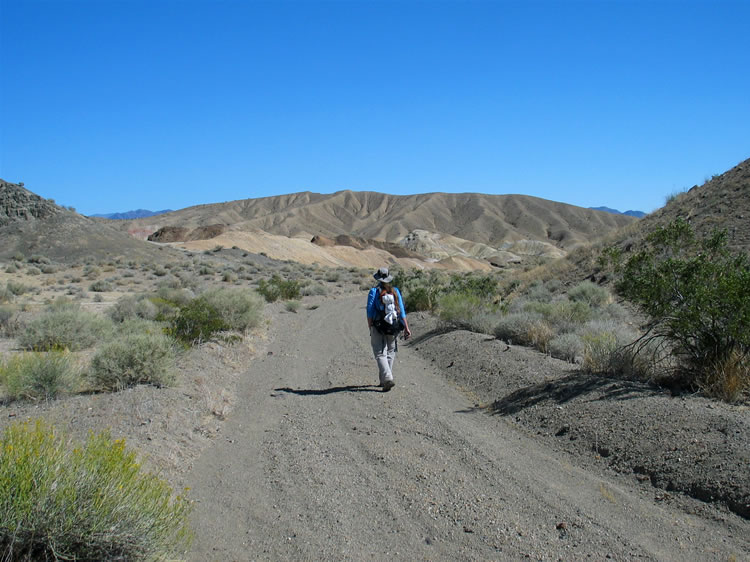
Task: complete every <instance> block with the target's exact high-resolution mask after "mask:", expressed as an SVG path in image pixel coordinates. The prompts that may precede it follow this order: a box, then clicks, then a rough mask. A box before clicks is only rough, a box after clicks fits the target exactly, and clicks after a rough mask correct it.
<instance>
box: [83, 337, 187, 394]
mask: <svg viewBox="0 0 750 562" xmlns="http://www.w3.org/2000/svg"><path fill="white" fill-rule="evenodd" d="M173 363H174V342H173V340H172V338H170V337H169V336H167V335H165V334H163V333H159V332H154V333H148V332H139V331H134V332H131V333H125V334H124V335H121V336H120V337H118V338H116V339H115V340H113V341H110V342H108V343H105V344H104V345H102V346H101V347H100V348H99V349H98V350H97V352H96V354H95V355H94V357H93V358H92V360H91V368H90V371H89V374H88V380H89V384H90V385H91V387H92V388H94V389H96V390H109V391H117V390H122V389H123V388H129V387H131V386H135V385H138V384H152V385H154V386H160V387H161V386H168V385H170V384H172V383H173V382H174V371H173V370H172V365H173Z"/></svg>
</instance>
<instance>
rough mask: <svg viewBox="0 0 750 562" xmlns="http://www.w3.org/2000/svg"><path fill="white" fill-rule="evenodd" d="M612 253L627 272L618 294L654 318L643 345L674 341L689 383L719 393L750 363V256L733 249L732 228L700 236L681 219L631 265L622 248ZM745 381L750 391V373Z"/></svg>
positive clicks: (652, 238) (742, 378)
mask: <svg viewBox="0 0 750 562" xmlns="http://www.w3.org/2000/svg"><path fill="white" fill-rule="evenodd" d="M608 256H609V258H611V259H613V260H614V262H615V265H616V266H617V268H616V269H617V271H618V272H619V273H620V278H619V279H618V281H617V284H616V286H617V290H618V291H619V292H620V293H621V294H622V295H623V296H624V297H625V298H627V299H628V300H630V301H632V302H633V303H635V304H636V305H637V306H638V307H639V308H640V309H641V311H643V312H644V313H645V314H647V315H648V317H649V321H648V323H647V325H646V335H645V336H644V337H643V338H642V339H641V341H640V344H641V345H643V344H647V343H648V342H649V341H650V340H651V339H654V338H664V339H666V340H667V341H668V342H670V343H671V345H672V346H673V350H674V354H675V356H676V357H677V359H678V361H679V365H680V369H679V373H678V374H679V376H680V379H681V380H682V382H683V384H684V385H686V386H687V387H690V388H703V389H707V388H713V387H714V386H715V385H714V384H713V382H712V381H713V380H714V379H716V378H724V377H725V375H724V371H725V370H726V367H725V366H727V365H745V366H746V365H747V364H748V356H749V355H750V330H748V326H750V298H748V295H750V259H749V258H748V256H747V255H746V254H744V253H736V254H733V253H731V252H730V251H729V249H728V245H727V234H726V232H725V231H724V232H722V231H715V232H714V233H713V234H712V235H710V236H708V237H706V238H699V237H698V236H696V234H695V233H694V232H693V229H692V227H691V226H690V225H689V224H688V223H687V222H686V221H684V220H682V219H678V220H676V221H674V222H672V223H670V224H669V225H667V226H665V227H661V228H658V229H657V230H655V231H654V232H653V233H652V234H650V235H649V236H648V238H647V240H646V245H645V247H644V248H643V249H641V250H640V251H638V252H636V253H634V254H633V255H631V256H630V257H629V258H628V259H627V260H626V261H625V262H624V264H623V263H621V260H622V254H621V252H620V251H619V250H617V249H610V250H609V252H608ZM731 369H733V367H732V368H731ZM737 376H738V377H739V379H740V381H744V382H740V383H738V384H739V386H740V387H742V388H745V389H747V388H750V372H747V370H745V372H744V374H742V369H739V373H738V375H737ZM724 394H726V393H723V392H718V393H714V395H715V396H721V395H724ZM730 394H731V393H730Z"/></svg>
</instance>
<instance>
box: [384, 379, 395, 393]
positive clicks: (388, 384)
mask: <svg viewBox="0 0 750 562" xmlns="http://www.w3.org/2000/svg"><path fill="white" fill-rule="evenodd" d="M394 386H396V383H395V382H393V381H390V380H389V381H385V382H384V383H383V392H388V391H389V390H390V389H392V388H393V387H394Z"/></svg>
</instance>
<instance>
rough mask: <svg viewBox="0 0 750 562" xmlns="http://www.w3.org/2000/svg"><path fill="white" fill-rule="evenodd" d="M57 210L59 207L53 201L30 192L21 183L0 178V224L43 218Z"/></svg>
mask: <svg viewBox="0 0 750 562" xmlns="http://www.w3.org/2000/svg"><path fill="white" fill-rule="evenodd" d="M59 211H60V207H58V206H57V205H55V203H54V202H52V201H50V200H48V199H44V198H43V197H40V196H39V195H36V194H35V193H31V192H30V191H29V190H28V189H26V188H24V187H23V184H17V183H10V182H7V181H5V180H0V226H5V225H7V224H10V223H12V222H15V221H30V220H37V219H45V218H47V217H51V216H52V215H54V214H56V213H57V212H59Z"/></svg>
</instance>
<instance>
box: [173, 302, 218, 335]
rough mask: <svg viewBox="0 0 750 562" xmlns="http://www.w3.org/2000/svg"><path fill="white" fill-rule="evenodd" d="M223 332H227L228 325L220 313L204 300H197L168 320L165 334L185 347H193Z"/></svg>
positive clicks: (181, 308) (184, 306)
mask: <svg viewBox="0 0 750 562" xmlns="http://www.w3.org/2000/svg"><path fill="white" fill-rule="evenodd" d="M225 330H229V324H227V323H226V322H225V321H224V318H222V316H221V313H220V312H219V311H218V310H217V309H216V308H215V307H214V306H212V305H211V304H209V303H208V302H207V301H206V300H205V299H203V298H197V299H194V300H192V301H190V302H189V303H187V304H185V305H183V306H181V307H180V309H179V312H178V313H177V314H176V316H174V317H173V318H171V319H170V320H169V327H168V328H167V333H168V334H170V335H171V336H173V337H174V338H176V339H178V340H179V341H181V342H182V343H183V344H185V345H195V344H196V343H201V342H204V341H206V340H208V339H210V338H211V336H212V335H213V334H215V333H217V332H223V331H225Z"/></svg>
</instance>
